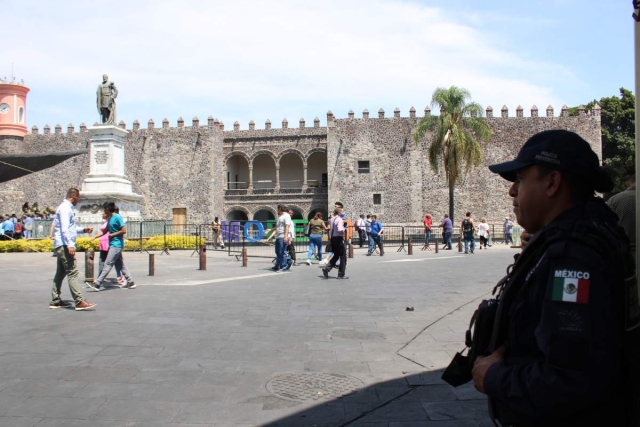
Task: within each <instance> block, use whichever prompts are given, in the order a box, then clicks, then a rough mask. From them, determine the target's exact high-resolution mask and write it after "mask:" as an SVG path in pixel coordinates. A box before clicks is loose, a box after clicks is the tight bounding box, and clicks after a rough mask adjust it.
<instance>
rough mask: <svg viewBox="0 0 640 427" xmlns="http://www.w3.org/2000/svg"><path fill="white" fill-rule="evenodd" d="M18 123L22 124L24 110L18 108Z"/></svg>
mask: <svg viewBox="0 0 640 427" xmlns="http://www.w3.org/2000/svg"><path fill="white" fill-rule="evenodd" d="M18 123H24V108H22V107H20V108H18Z"/></svg>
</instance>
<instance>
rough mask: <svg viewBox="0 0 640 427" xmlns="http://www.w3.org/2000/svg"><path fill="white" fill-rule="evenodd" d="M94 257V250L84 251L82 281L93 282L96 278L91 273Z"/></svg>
mask: <svg viewBox="0 0 640 427" xmlns="http://www.w3.org/2000/svg"><path fill="white" fill-rule="evenodd" d="M94 258H95V252H94V251H86V252H85V253H84V281H85V282H93V281H94V280H95V279H96V278H95V276H94V274H93V260H94Z"/></svg>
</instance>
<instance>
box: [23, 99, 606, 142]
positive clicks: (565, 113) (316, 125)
mask: <svg viewBox="0 0 640 427" xmlns="http://www.w3.org/2000/svg"><path fill="white" fill-rule="evenodd" d="M601 111H602V109H601V107H600V105H598V104H596V105H595V106H593V108H592V109H590V110H587V109H586V107H585V106H584V105H580V106H579V107H577V115H573V116H571V115H570V109H569V107H567V106H566V105H563V106H562V107H561V108H560V111H559V114H556V110H555V109H554V107H553V106H552V105H549V106H548V107H547V108H546V110H545V114H544V116H540V112H539V109H538V107H537V106H535V105H533V106H532V107H531V109H530V112H529V114H525V111H524V108H523V107H522V106H521V105H518V106H517V107H516V108H515V115H513V113H512V112H510V111H509V107H508V106H507V105H503V106H502V107H501V108H500V114H499V115H498V116H495V115H494V110H493V107H491V106H490V105H488V106H487V107H486V108H485V111H484V115H483V118H485V119H490V120H492V121H500V120H513V119H524V120H530V119H538V120H545V119H554V120H562V119H574V118H576V117H579V118H581V119H582V120H590V119H595V120H597V121H599V120H600V116H601ZM408 113H409V114H408V116H403V115H402V111H401V110H400V108H397V107H396V108H395V109H394V110H393V117H386V116H385V110H384V109H383V108H380V109H379V110H378V116H377V117H374V118H371V117H370V115H369V110H367V109H366V108H365V109H364V110H363V111H362V116H361V118H359V117H356V115H355V113H354V110H352V109H351V110H349V111H347V112H346V117H344V118H339V117H337V116H336V115H335V114H334V113H333V112H332V111H331V110H329V111H327V114H326V120H327V124H333V123H335V122H336V121H337V120H344V119H348V120H398V119H413V120H416V121H417V120H419V119H420V117H419V116H418V115H417V114H416V109H415V108H414V107H411V108H410V109H409V110H408ZM431 114H432V110H431V108H430V107H429V106H426V107H425V109H424V113H423V117H427V116H431ZM473 117H475V114H474V115H473ZM161 123H162V126H161V127H156V124H155V121H154V120H153V119H149V120H148V121H147V124H146V129H141V126H140V122H139V121H138V120H134V121H133V122H132V127H131V128H130V129H128V130H130V131H133V132H142V131H145V132H148V131H161V130H164V131H169V130H174V129H178V130H183V131H187V130H189V129H191V128H200V120H199V119H198V117H194V118H193V119H192V120H191V126H185V120H184V119H183V118H182V117H179V118H178V119H177V120H176V126H175V127H171V126H170V121H169V119H168V118H166V117H165V118H164V119H163V120H162V122H161ZM94 125H95V126H98V125H99V124H98V123H95V124H94ZM118 126H119V127H121V128H122V129H127V124H126V122H125V121H124V120H121V121H120V122H119V123H118ZM205 128H209V129H214V128H215V129H219V130H222V131H224V138H225V139H227V138H230V139H233V138H236V137H242V138H246V137H249V136H255V137H256V138H262V137H267V138H268V137H272V136H276V135H283V136H284V135H286V136H292V135H299V134H300V135H305V134H308V135H324V134H326V133H327V130H326V129H327V128H326V127H323V126H320V119H319V118H318V117H316V118H314V120H313V126H312V127H311V126H307V123H306V120H305V119H304V118H300V120H299V121H298V126H296V127H290V126H289V121H288V120H287V119H286V118H285V119H283V120H282V126H281V128H280V129H274V128H272V123H271V121H270V120H269V119H267V120H266V121H265V123H264V129H257V128H256V123H255V122H254V121H253V120H251V121H250V122H249V123H248V129H246V130H243V129H242V124H241V123H240V122H239V121H235V122H234V123H233V129H232V130H226V131H225V128H224V123H223V122H222V121H220V120H218V119H217V118H215V117H213V116H208V118H207V124H206V127H205ZM85 132H87V125H85V124H84V123H82V124H80V126H79V127H78V128H76V127H75V126H74V124H73V123H69V124H68V125H67V129H66V132H63V129H62V126H61V125H60V124H56V126H55V127H54V128H53V129H51V126H49V125H48V124H47V125H45V126H44V127H43V128H42V129H40V128H39V127H38V126H36V125H33V126H32V127H31V132H30V134H31V135H52V134H61V135H75V134H81V133H85Z"/></svg>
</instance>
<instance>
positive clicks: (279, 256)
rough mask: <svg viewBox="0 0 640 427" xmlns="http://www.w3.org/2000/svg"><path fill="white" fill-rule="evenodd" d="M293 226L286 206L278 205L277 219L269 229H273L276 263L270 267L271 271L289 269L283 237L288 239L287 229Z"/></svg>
mask: <svg viewBox="0 0 640 427" xmlns="http://www.w3.org/2000/svg"><path fill="white" fill-rule="evenodd" d="M292 226H293V223H292V222H291V217H290V216H289V214H288V213H287V207H286V206H284V205H278V221H277V222H276V225H275V226H274V227H273V228H272V229H271V230H272V231H275V241H276V265H275V266H274V267H273V268H272V270H273V271H275V272H277V273H280V272H285V271H287V270H288V269H289V267H288V266H287V246H286V242H285V238H286V239H287V240H288V239H289V230H290V229H291V227H292Z"/></svg>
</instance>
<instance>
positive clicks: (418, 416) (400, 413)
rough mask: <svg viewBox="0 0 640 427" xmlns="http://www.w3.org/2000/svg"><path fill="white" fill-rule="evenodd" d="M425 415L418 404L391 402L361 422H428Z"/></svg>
mask: <svg viewBox="0 0 640 427" xmlns="http://www.w3.org/2000/svg"><path fill="white" fill-rule="evenodd" d="M428 419H429V418H427V413H426V412H425V410H424V408H423V407H422V405H421V404H420V403H418V402H406V403H405V402H392V403H389V404H388V405H386V406H383V407H381V408H379V409H377V410H376V411H374V412H372V413H371V414H369V415H367V416H365V417H363V418H362V421H370V422H372V421H373V422H379V421H385V422H391V421H421V420H428Z"/></svg>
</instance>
